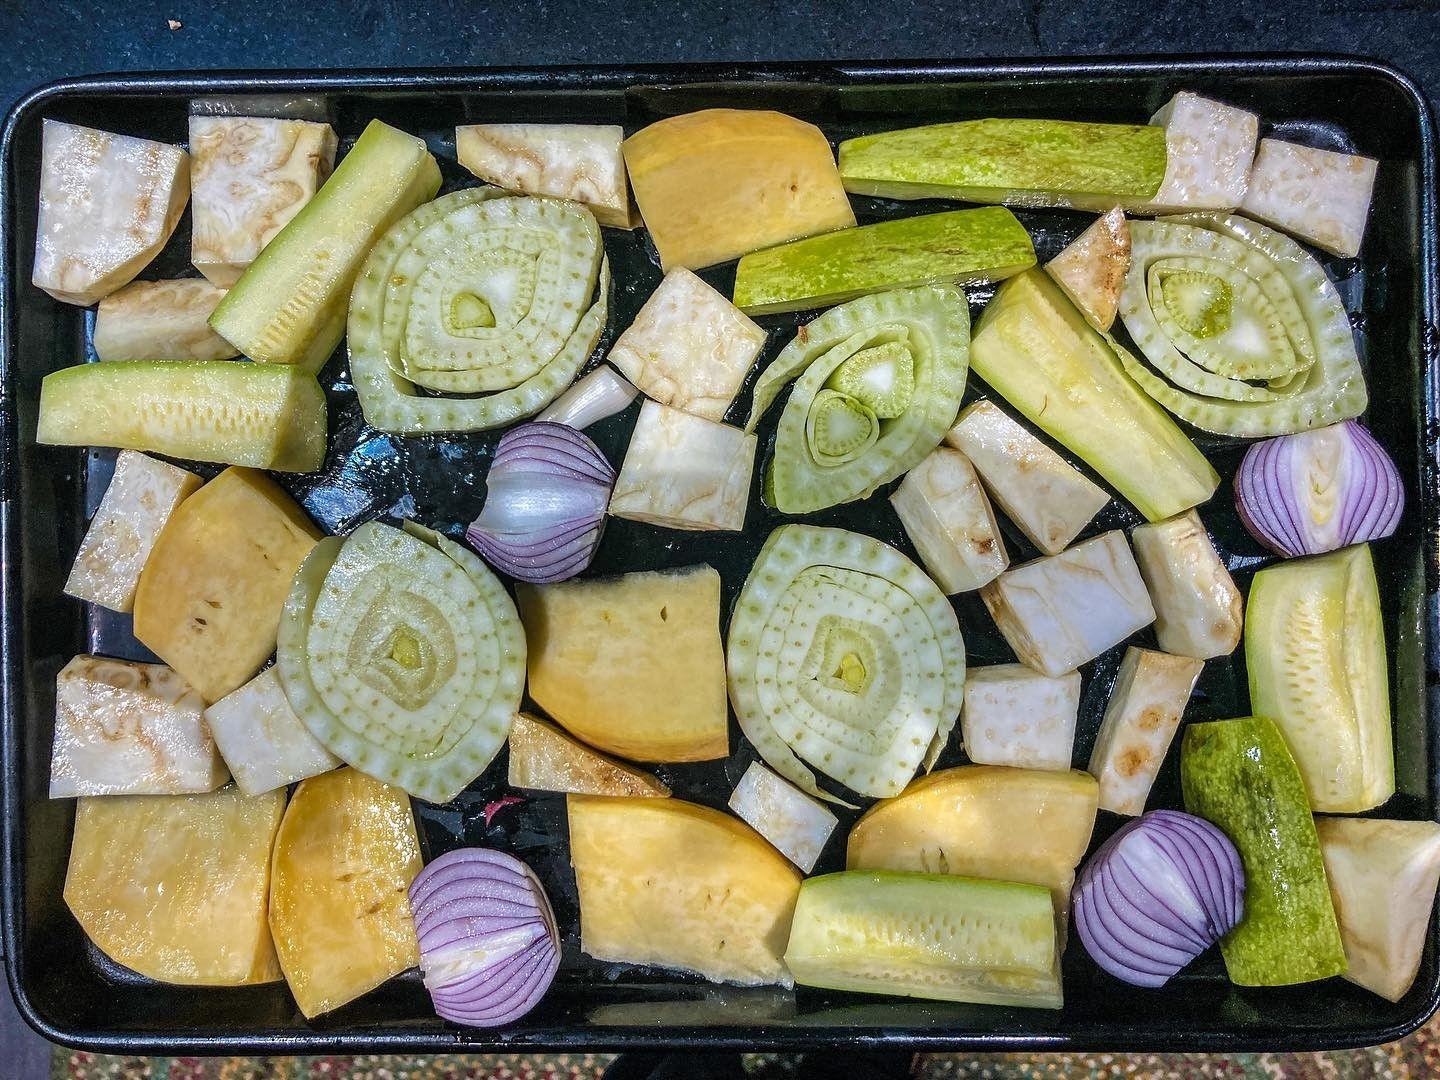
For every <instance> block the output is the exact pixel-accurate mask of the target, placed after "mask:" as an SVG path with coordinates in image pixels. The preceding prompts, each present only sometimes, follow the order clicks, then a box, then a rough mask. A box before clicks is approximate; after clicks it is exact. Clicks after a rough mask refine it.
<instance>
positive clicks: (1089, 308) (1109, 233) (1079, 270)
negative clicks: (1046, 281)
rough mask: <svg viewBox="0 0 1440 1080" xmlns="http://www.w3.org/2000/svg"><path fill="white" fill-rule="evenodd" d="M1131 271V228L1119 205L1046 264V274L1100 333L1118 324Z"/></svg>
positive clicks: (1096, 220) (1095, 221) (1093, 223)
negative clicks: (1121, 298) (1116, 318)
mask: <svg viewBox="0 0 1440 1080" xmlns="http://www.w3.org/2000/svg"><path fill="white" fill-rule="evenodd" d="M1129 269H1130V226H1129V225H1128V224H1127V223H1126V221H1125V211H1123V210H1121V209H1120V208H1119V207H1118V206H1117V207H1116V208H1115V209H1113V210H1110V211H1109V212H1107V213H1105V214H1103V215H1101V216H1100V217H1098V218H1096V219H1095V220H1094V221H1093V222H1091V224H1090V226H1089V227H1088V228H1087V229H1086V230H1085V231H1084V232H1082V233H1081V234H1080V235H1079V236H1077V237H1076V238H1075V239H1074V240H1072V241H1070V243H1069V244H1068V245H1067V246H1066V248H1065V250H1064V251H1062V252H1060V254H1059V255H1056V256H1055V258H1053V259H1051V260H1050V261H1049V262H1048V263H1046V264H1045V272H1046V273H1047V274H1049V275H1050V276H1051V277H1052V278H1054V279H1055V284H1057V285H1059V286H1060V288H1061V289H1062V290H1064V293H1065V295H1066V296H1068V297H1069V298H1070V299H1071V300H1073V301H1074V302H1075V306H1076V307H1078V308H1079V309H1080V314H1082V315H1084V316H1085V318H1086V319H1087V320H1089V322H1090V325H1091V326H1093V327H1095V329H1096V330H1109V329H1110V327H1111V326H1113V325H1114V324H1115V312H1116V311H1117V310H1118V309H1119V307H1120V287H1121V285H1123V284H1124V283H1125V273H1126V271H1128V270H1129Z"/></svg>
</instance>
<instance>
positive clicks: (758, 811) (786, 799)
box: [729, 761, 839, 874]
mask: <svg viewBox="0 0 1440 1080" xmlns="http://www.w3.org/2000/svg"><path fill="white" fill-rule="evenodd" d="M729 805H730V809H731V810H733V811H735V813H736V815H737V816H738V817H739V818H740V819H741V820H742V821H745V822H748V823H749V824H750V825H751V826H752V827H753V828H754V829H755V831H756V832H758V833H759V834H760V835H761V836H763V837H765V839H766V840H769V841H770V843H772V844H774V845H775V847H776V849H777V850H778V851H779V852H780V854H781V855H784V856H785V857H786V858H787V859H789V860H790V861H791V862H793V863H794V864H795V865H796V866H798V867H799V868H800V869H801V870H803V871H805V873H807V874H808V873H810V871H811V870H813V869H815V860H816V859H818V858H820V852H822V851H823V850H825V842H826V841H827V840H829V839H830V834H831V833H832V832H834V831H835V826H836V825H837V824H838V823H839V819H838V818H836V817H835V815H834V814H832V813H831V812H830V811H829V810H827V809H825V807H823V806H821V805H820V803H819V802H817V801H816V800H815V799H812V798H811V797H810V796H809V795H806V794H805V793H804V792H803V791H801V790H800V789H799V788H797V787H795V786H793V785H792V784H789V783H787V782H786V781H784V780H782V779H780V777H778V776H776V775H775V774H774V773H773V772H771V771H770V770H769V769H767V768H765V766H764V765H761V764H760V763H759V762H758V761H753V762H751V763H750V767H749V768H748V769H746V770H745V775H744V776H742V777H741V778H740V783H738V784H736V785H735V790H734V791H732V792H731V793H730V804H729Z"/></svg>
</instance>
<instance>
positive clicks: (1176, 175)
mask: <svg viewBox="0 0 1440 1080" xmlns="http://www.w3.org/2000/svg"><path fill="white" fill-rule="evenodd" d="M1150 123H1152V124H1158V125H1159V126H1161V127H1163V128H1164V129H1165V150H1166V161H1165V179H1164V181H1163V182H1162V183H1161V185H1160V190H1159V191H1157V192H1156V193H1155V197H1154V198H1152V199H1150V200H1148V201H1147V202H1145V203H1142V204H1139V205H1135V206H1132V207H1130V209H1131V210H1133V211H1134V212H1136V213H1146V214H1162V213H1165V214H1168V213H1175V212H1177V211H1185V210H1234V209H1235V208H1236V207H1237V206H1239V205H1240V204H1241V202H1243V201H1244V199H1245V191H1246V188H1247V187H1248V186H1249V182H1250V164H1251V162H1252V161H1254V159H1255V140H1256V138H1257V136H1258V135H1259V130H1260V118H1259V117H1257V116H1256V115H1255V114H1254V113H1252V112H1246V111H1245V110H1244V109H1237V108H1235V107H1234V106H1233V105H1226V104H1224V103H1222V102H1219V101H1212V100H1211V99H1210V98H1206V97H1201V96H1200V95H1199V94H1192V93H1190V92H1189V91H1188V90H1182V91H1181V92H1180V93H1178V94H1176V95H1175V96H1174V97H1172V98H1171V99H1170V100H1169V101H1167V102H1166V103H1165V105H1164V107H1163V108H1162V109H1161V110H1160V111H1159V112H1157V113H1156V114H1155V115H1154V116H1152V117H1151V118H1150Z"/></svg>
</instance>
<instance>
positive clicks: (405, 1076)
mask: <svg viewBox="0 0 1440 1080" xmlns="http://www.w3.org/2000/svg"><path fill="white" fill-rule="evenodd" d="M612 1060H613V1058H612V1056H611V1055H608V1054H593V1055H591V1054H586V1055H583V1056H582V1055H570V1056H565V1055H554V1056H549V1057H541V1056H534V1057H531V1056H520V1055H501V1054H495V1055H481V1054H477V1055H473V1056H454V1057H448V1056H447V1057H413V1058H401V1057H374V1056H360V1057H309V1058H123V1057H106V1056H104V1055H101V1054H81V1053H74V1052H72V1051H69V1050H61V1049H58V1048H57V1049H56V1051H55V1057H54V1061H53V1064H52V1066H51V1077H52V1080H602V1077H603V1076H604V1072H605V1068H606V1066H607V1065H609V1063H610V1062H611V1061H612ZM797 1061H798V1058H797V1056H796V1055H793V1054H746V1055H745V1056H744V1067H745V1073H746V1075H747V1077H749V1078H751V1080H788V1078H791V1077H794V1076H795V1075H796V1071H797V1070H796V1065H797ZM914 1076H915V1077H916V1078H918V1080H1040V1078H1053V1077H1072V1076H1073V1077H1086V1078H1087V1080H1119V1078H1121V1077H1125V1078H1131V1077H1145V1078H1166V1077H1175V1078H1182V1077H1183V1078H1185V1080H1191V1078H1194V1080H1200V1078H1209V1077H1215V1078H1220V1077H1224V1078H1226V1080H1239V1078H1248V1077H1257V1078H1258V1077H1264V1078H1266V1080H1270V1078H1274V1077H1284V1078H1286V1080H1311V1078H1314V1080H1321V1078H1324V1080H1332V1078H1343V1080H1371V1078H1374V1080H1391V1078H1394V1080H1411V1078H1414V1080H1420V1078H1422V1077H1433V1076H1440V1014H1437V1018H1434V1019H1432V1020H1431V1021H1430V1023H1429V1024H1428V1025H1426V1026H1425V1027H1424V1028H1422V1029H1421V1030H1420V1031H1418V1032H1416V1033H1415V1034H1414V1035H1412V1036H1411V1037H1410V1038H1408V1039H1404V1040H1402V1041H1400V1042H1397V1043H1391V1044H1389V1045H1388V1046H1378V1047H1373V1048H1371V1049H1367V1050H1345V1051H1338V1052H1336V1053H1330V1054H1233V1055H1226V1056H1219V1055H1205V1054H1135V1055H1127V1054H1095V1055H1082V1054H977V1055H973V1056H969V1057H960V1056H954V1055H949V1054H925V1055H921V1056H919V1057H918V1058H917V1059H916V1068H915V1072H914ZM854 1080H864V1078H863V1077H860V1076H856V1077H855V1078H854Z"/></svg>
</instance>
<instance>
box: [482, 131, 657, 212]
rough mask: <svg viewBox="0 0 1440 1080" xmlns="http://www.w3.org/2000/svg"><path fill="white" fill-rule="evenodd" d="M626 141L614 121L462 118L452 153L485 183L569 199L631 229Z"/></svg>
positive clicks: (512, 189)
mask: <svg viewBox="0 0 1440 1080" xmlns="http://www.w3.org/2000/svg"><path fill="white" fill-rule="evenodd" d="M624 141H625V129H624V128H622V127H620V126H619V125H618V124H466V125H464V126H462V127H457V128H456V129H455V157H456V158H457V159H458V160H459V162H460V164H461V165H464V166H465V168H467V169H469V170H470V171H471V172H472V173H474V174H475V175H476V176H478V177H479V178H480V179H481V180H484V181H485V182H486V183H487V184H495V185H496V186H497V187H502V188H505V189H506V190H507V191H518V192H520V193H521V194H522V195H550V196H553V197H555V198H557V199H573V200H574V201H575V202H578V203H583V204H584V205H585V206H586V207H587V208H588V209H589V210H590V212H591V213H592V214H594V215H595V220H596V221H598V222H600V224H601V225H613V226H615V227H616V228H619V229H633V228H634V227H635V219H634V217H633V215H632V214H631V210H630V188H629V185H628V184H626V182H625V159H624V157H623V156H622V155H621V153H620V144H621V143H622V142H624Z"/></svg>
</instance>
